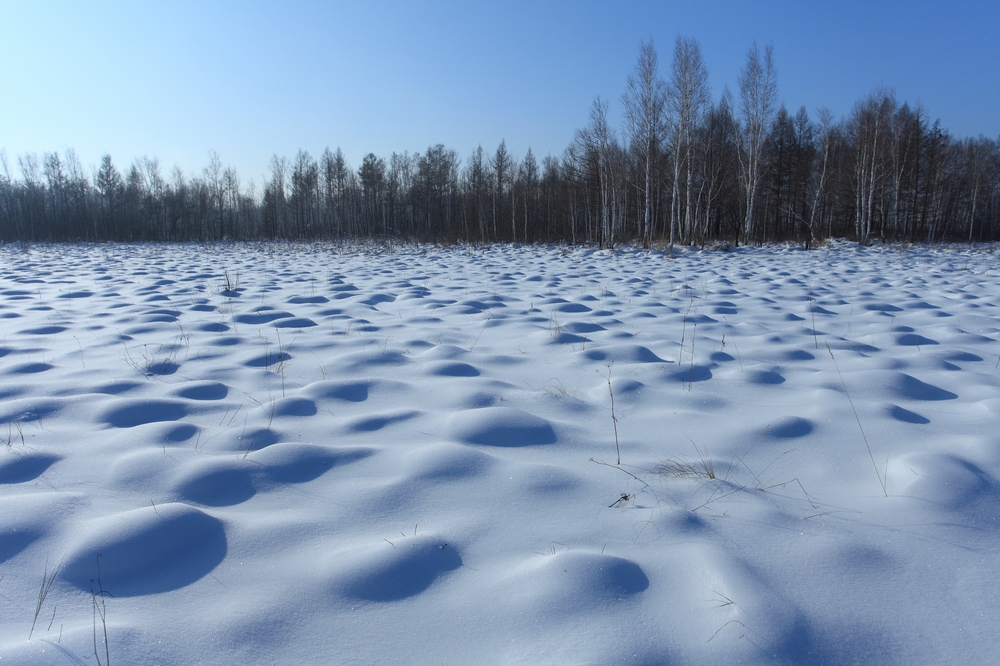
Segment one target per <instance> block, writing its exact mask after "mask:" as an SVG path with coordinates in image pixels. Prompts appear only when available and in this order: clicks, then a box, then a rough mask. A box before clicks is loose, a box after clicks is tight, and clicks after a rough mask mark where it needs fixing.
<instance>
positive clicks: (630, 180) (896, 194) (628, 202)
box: [0, 38, 1000, 246]
mask: <svg viewBox="0 0 1000 666" xmlns="http://www.w3.org/2000/svg"><path fill="white" fill-rule="evenodd" d="M737 88H738V89H737V90H736V92H735V94H733V93H731V92H730V91H728V90H726V91H725V92H724V93H723V94H722V96H721V97H720V98H719V99H718V100H715V101H713V100H712V99H711V97H710V94H709V87H708V72H707V70H706V68H705V65H704V62H703V60H702V56H701V51H700V48H699V45H698V43H697V42H696V41H694V40H689V39H683V38H678V39H677V42H676V44H675V46H674V50H673V57H672V59H671V62H670V64H669V66H661V65H660V64H659V63H658V57H657V53H656V50H655V49H654V47H653V46H652V44H643V45H642V47H641V48H640V53H639V57H638V59H637V62H636V65H635V69H634V70H633V72H632V73H631V74H630V75H629V76H628V78H627V80H626V85H625V90H624V93H623V94H622V97H621V100H620V103H621V105H622V109H623V111H624V113H623V114H622V117H623V123H622V126H621V127H617V128H616V127H612V126H611V125H610V123H609V104H610V102H609V101H606V100H603V99H600V98H597V99H595V100H594V103H593V105H592V107H591V109H590V117H589V122H588V124H587V126H586V127H583V128H581V129H579V130H578V131H577V132H576V134H575V137H574V139H573V141H572V142H571V144H570V145H569V146H568V147H567V148H566V149H565V151H564V152H563V154H562V155H561V156H551V155H550V156H546V157H544V158H542V159H541V161H540V162H539V160H538V159H537V158H536V156H535V155H533V154H532V152H531V150H530V149H529V150H528V152H527V153H526V154H525V155H523V156H516V155H513V154H511V153H510V152H509V151H508V149H507V147H506V144H505V143H504V142H501V143H500V145H499V146H498V147H496V148H495V149H492V150H489V151H487V150H484V149H483V148H482V147H481V146H480V147H477V148H476V149H475V150H473V151H472V152H471V153H470V154H469V155H467V156H465V157H464V158H461V157H460V156H459V154H458V152H456V151H455V150H452V149H450V148H446V147H445V146H443V145H441V144H438V145H435V146H431V147H429V148H428V149H427V150H426V152H424V153H413V154H411V153H408V152H403V153H393V154H392V155H389V156H388V157H378V156H376V155H373V154H368V155H367V156H366V157H365V158H364V159H363V161H362V163H361V165H360V166H359V167H358V169H357V170H355V169H354V168H353V167H352V166H351V165H349V164H347V162H346V161H345V159H344V156H343V154H342V152H341V151H340V150H339V149H337V150H335V151H331V150H330V149H329V148H328V149H326V150H324V151H323V153H322V155H320V156H319V159H318V161H317V159H316V158H314V157H313V156H312V155H310V154H309V153H308V152H306V151H303V150H300V151H299V152H298V154H297V155H295V157H294V158H293V159H291V160H289V159H287V158H286V157H284V156H278V155H274V156H273V157H272V158H271V160H270V163H269V164H268V165H267V170H268V176H267V178H266V180H265V182H263V184H262V185H257V184H255V183H254V182H253V181H249V184H244V183H243V181H241V178H240V176H239V174H238V173H237V172H236V170H235V169H233V168H232V167H226V166H225V165H224V164H223V161H222V159H221V158H220V157H219V155H217V154H215V153H214V152H212V153H209V162H208V166H206V167H205V168H204V169H203V170H202V171H201V173H199V174H196V175H186V174H184V173H183V172H182V171H181V170H180V169H179V168H177V167H174V168H173V169H172V170H171V171H170V173H169V174H165V173H164V172H163V169H162V167H161V166H160V164H159V162H158V160H157V159H156V158H155V157H154V158H149V157H143V158H140V159H137V160H136V161H135V162H134V163H132V164H131V165H129V166H127V167H125V168H124V169H123V170H120V169H119V168H118V167H117V166H116V165H115V163H114V162H113V160H112V158H111V156H110V155H105V156H104V157H103V158H102V160H101V163H100V165H99V166H97V167H94V168H92V169H91V170H90V171H89V172H88V170H87V169H85V168H84V167H83V166H82V165H81V164H80V160H79V158H78V157H77V156H76V154H75V153H74V151H73V150H66V151H65V152H64V153H63V154H62V155H60V154H59V153H58V152H54V153H45V154H43V155H42V156H41V158H39V157H38V156H37V155H35V154H33V153H27V154H22V155H17V156H16V158H12V157H9V156H8V155H7V154H6V153H5V152H0V162H2V163H0V240H3V241H6V242H11V241H78V240H82V241H111V240H115V241H188V240H218V239H268V238H282V239H320V238H398V239H412V240H420V241H436V242H454V241H467V242H491V241H500V242H512V241H513V242H529V243H530V242H551V241H560V242H574V243H575V242H589V243H597V244H600V245H601V246H613V245H614V244H616V243H619V242H634V243H638V244H642V245H645V246H648V245H651V244H662V243H670V244H671V245H672V244H674V243H677V244H698V245H703V244H706V243H713V242H736V243H744V244H747V243H749V244H753V243H766V242H774V241H797V242H802V243H806V244H809V243H813V242H817V241H820V240H822V239H825V238H829V237H842V238H850V239H855V240H857V241H859V242H862V243H867V242H871V241H873V240H878V239H883V240H892V241H896V240H907V241H939V240H951V241H957V240H962V241H970V242H971V241H974V240H997V239H1000V139H998V140H994V139H991V138H987V137H984V136H979V137H978V138H957V137H952V136H951V135H950V134H948V132H947V131H946V130H945V129H943V128H942V127H941V126H940V123H939V122H932V121H931V120H930V118H929V116H928V114H927V112H926V111H925V110H924V109H923V108H921V107H920V106H916V107H912V106H910V105H909V104H907V103H906V102H902V103H901V102H899V101H898V100H897V99H896V98H895V95H894V93H893V92H892V91H891V90H887V89H879V90H876V91H874V92H872V93H871V94H869V95H868V96H867V97H865V98H864V99H862V100H861V101H859V102H857V103H856V104H855V105H854V108H853V110H852V111H851V113H850V115H849V116H848V117H847V118H842V119H835V118H833V117H832V115H831V114H830V113H829V112H827V111H825V110H820V111H819V112H817V113H816V114H815V116H810V115H809V113H808V112H807V111H806V109H805V107H802V108H800V109H799V110H798V111H795V112H790V111H788V110H787V109H786V108H785V107H784V106H783V105H782V106H779V105H778V88H777V77H776V66H775V62H774V55H773V52H772V49H771V48H770V47H768V48H765V49H759V48H758V47H757V46H756V45H754V46H752V47H751V48H750V49H749V51H748V53H747V58H746V62H745V64H744V66H743V68H742V69H741V71H740V75H739V79H738V86H737Z"/></svg>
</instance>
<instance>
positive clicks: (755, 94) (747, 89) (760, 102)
mask: <svg viewBox="0 0 1000 666" xmlns="http://www.w3.org/2000/svg"><path fill="white" fill-rule="evenodd" d="M739 86H740V115H741V117H742V120H743V122H742V125H741V126H740V127H739V128H738V130H739V132H738V133H739V137H740V150H739V153H738V155H739V158H740V180H741V181H742V186H743V194H744V196H745V199H746V201H745V204H746V208H745V212H744V215H743V240H744V242H750V240H751V239H752V238H753V237H754V232H755V231H756V229H755V222H756V220H755V219H754V208H755V206H756V204H757V191H758V188H759V187H760V181H761V178H762V177H763V168H762V161H761V152H762V149H763V146H764V137H765V133H766V131H767V128H768V127H769V126H770V124H771V117H772V116H773V115H774V105H775V101H776V99H777V96H778V83H777V72H776V71H775V68H774V48H773V47H772V46H770V45H768V46H766V47H765V48H764V56H763V59H762V58H761V53H760V49H758V48H757V43H756V42H754V44H753V46H751V47H750V50H749V51H748V52H747V62H746V65H745V66H744V67H743V69H742V70H741V71H740V77H739Z"/></svg>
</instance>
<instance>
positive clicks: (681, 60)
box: [667, 37, 709, 247]
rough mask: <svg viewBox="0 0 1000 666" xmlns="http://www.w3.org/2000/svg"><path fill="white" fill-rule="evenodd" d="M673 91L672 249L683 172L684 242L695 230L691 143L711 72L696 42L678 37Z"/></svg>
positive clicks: (705, 101) (670, 96) (706, 99)
mask: <svg viewBox="0 0 1000 666" xmlns="http://www.w3.org/2000/svg"><path fill="white" fill-rule="evenodd" d="M670 71H671V76H670V87H669V88H668V94H667V99H668V100H669V102H670V107H669V108H670V116H671V120H672V122H673V127H672V132H671V135H672V139H673V158H674V159H673V163H674V179H673V191H672V195H671V206H670V245H671V247H673V242H674V230H675V229H676V228H677V226H678V225H679V224H680V205H681V202H680V185H681V181H682V177H681V171H682V170H683V171H684V172H685V175H684V199H685V201H684V226H683V234H682V239H685V240H687V239H690V238H691V234H692V231H693V228H694V218H693V216H692V209H693V206H692V200H691V199H692V196H693V191H694V171H695V170H694V159H693V151H692V143H693V139H694V136H695V129H696V128H697V126H698V124H699V123H700V122H701V118H702V116H703V115H704V112H705V107H706V106H708V104H709V94H708V70H707V69H706V68H705V63H704V60H702V57H701V47H700V46H699V45H698V42H697V41H695V40H693V39H685V38H683V37H678V38H677V42H676V43H675V44H674V60H673V64H672V65H671V69H670Z"/></svg>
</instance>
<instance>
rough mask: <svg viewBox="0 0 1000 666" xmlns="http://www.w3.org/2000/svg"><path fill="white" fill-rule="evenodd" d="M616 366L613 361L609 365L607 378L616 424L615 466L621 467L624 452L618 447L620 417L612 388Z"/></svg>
mask: <svg viewBox="0 0 1000 666" xmlns="http://www.w3.org/2000/svg"><path fill="white" fill-rule="evenodd" d="M614 364H615V363H614V361H612V362H611V363H608V376H607V380H608V393H610V394H611V423H612V424H614V427H615V453H616V454H617V455H618V462H617V463H615V464H616V465H621V464H622V450H621V448H619V446H618V417H617V416H615V392H614V390H613V389H612V388H611V367H612V366H613V365H614Z"/></svg>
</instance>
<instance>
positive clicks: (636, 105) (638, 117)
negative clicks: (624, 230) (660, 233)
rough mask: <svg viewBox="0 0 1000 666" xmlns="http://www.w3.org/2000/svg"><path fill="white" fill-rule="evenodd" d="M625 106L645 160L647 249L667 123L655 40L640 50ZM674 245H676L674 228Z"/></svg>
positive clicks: (627, 120) (630, 134)
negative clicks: (661, 149) (658, 166)
mask: <svg viewBox="0 0 1000 666" xmlns="http://www.w3.org/2000/svg"><path fill="white" fill-rule="evenodd" d="M679 39H680V38H678V40H679ZM622 103H623V105H624V106H625V125H626V132H627V134H628V138H629V140H630V141H631V143H632V145H633V146H635V147H636V148H637V149H638V152H639V155H640V159H641V160H642V174H643V187H642V192H643V208H642V225H641V229H640V234H641V236H642V245H643V247H649V245H650V243H651V241H652V239H653V226H654V219H653V182H654V179H655V176H654V169H655V167H656V160H657V155H658V154H659V152H660V144H661V143H662V141H663V134H664V130H665V124H666V90H665V86H664V84H663V80H662V79H661V78H660V75H659V72H658V70H657V55H656V49H655V48H654V47H653V42H652V40H650V41H649V42H643V43H642V44H641V45H640V47H639V59H638V60H637V61H636V63H635V70H634V72H633V73H632V74H630V75H629V77H628V81H627V87H626V90H625V93H624V95H622ZM670 242H671V245H673V228H671V238H670Z"/></svg>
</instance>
